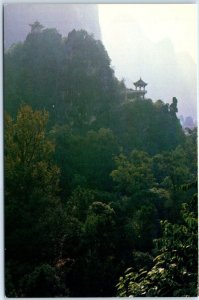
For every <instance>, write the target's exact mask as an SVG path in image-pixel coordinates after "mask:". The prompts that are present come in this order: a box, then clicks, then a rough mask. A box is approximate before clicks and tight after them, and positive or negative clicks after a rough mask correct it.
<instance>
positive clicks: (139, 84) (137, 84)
mask: <svg viewBox="0 0 199 300" xmlns="http://www.w3.org/2000/svg"><path fill="white" fill-rule="evenodd" d="M134 85H135V86H140V87H143V86H146V85H147V83H146V82H144V81H143V80H142V79H141V77H140V79H139V80H138V81H136V82H134Z"/></svg>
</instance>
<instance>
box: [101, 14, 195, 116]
mask: <svg viewBox="0 0 199 300" xmlns="http://www.w3.org/2000/svg"><path fill="white" fill-rule="evenodd" d="M126 22H128V20H126ZM143 22H144V20H143ZM115 26H118V28H116V29H114V32H117V33H118V38H113V39H111V41H110V36H112V35H113V32H112V29H111V28H107V29H106V31H102V38H103V42H104V45H105V47H106V49H107V51H108V53H109V55H110V57H111V59H112V64H113V66H115V71H116V75H117V76H118V77H119V78H122V77H124V79H125V82H126V85H127V86H128V87H130V88H134V86H133V82H135V81H137V80H138V79H139V78H140V77H142V79H143V80H144V81H145V82H147V83H148V86H147V87H146V89H147V91H148V93H147V94H146V97H150V98H152V99H153V100H158V99H161V100H163V101H164V102H170V101H171V100H172V97H176V98H177V99H178V109H179V113H180V114H183V115H184V116H185V117H186V116H190V115H191V116H192V117H193V118H194V119H196V113H197V110H196V103H197V99H196V90H197V84H196V80H197V79H196V76H197V72H196V63H195V62H194V61H193V59H192V58H191V56H190V55H189V54H187V53H176V52H175V49H174V47H173V44H172V42H171V40H170V39H163V40H162V41H160V42H159V43H154V42H152V41H151V40H150V39H149V38H148V37H146V36H145V35H144V33H143V32H142V30H141V29H140V27H139V26H138V24H137V23H136V22H128V26H127V25H126V23H124V26H122V25H121V23H120V24H118V25H117V23H116V24H115Z"/></svg>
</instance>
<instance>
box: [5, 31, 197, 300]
mask: <svg viewBox="0 0 199 300" xmlns="http://www.w3.org/2000/svg"><path fill="white" fill-rule="evenodd" d="M4 87H5V93H4V96H5V111H6V112H5V247H6V252H5V257H6V268H5V271H6V296H8V297H54V296H56V297H63V296H70V297H104V296H106V297H108V296H109V297H111V296H116V295H119V296H130V295H132V296H196V294H197V292H196V289H197V267H196V266H197V201H196V192H197V186H196V184H193V183H195V180H196V176H197V132H196V129H194V130H189V131H187V132H186V134H185V133H184V132H183V130H182V128H181V126H180V123H179V120H178V118H177V116H176V113H177V99H176V98H175V97H174V98H173V100H172V103H171V104H170V105H169V104H165V103H163V102H162V101H160V100H158V101H156V102H153V101H152V100H150V99H139V98H137V99H133V100H131V101H129V100H127V99H126V97H125V86H124V84H123V82H119V81H118V80H117V79H116V78H115V76H114V72H113V70H112V68H111V66H110V59H109V57H108V54H107V52H106V51H105V49H104V47H103V45H102V43H101V42H100V41H96V40H94V39H93V37H92V36H91V35H89V34H88V33H86V32H85V31H83V30H81V31H75V30H73V31H72V32H71V33H70V34H69V35H68V37H67V38H62V37H61V35H60V34H59V33H58V32H57V31H56V30H55V29H40V30H39V31H36V32H34V31H32V32H31V33H29V35H28V36H27V39H26V40H25V42H24V43H23V44H17V45H14V46H13V47H11V48H10V49H9V50H8V51H7V52H6V53H5V86H4ZM186 186H187V187H188V188H185V187H186ZM123 274H124V275H123Z"/></svg>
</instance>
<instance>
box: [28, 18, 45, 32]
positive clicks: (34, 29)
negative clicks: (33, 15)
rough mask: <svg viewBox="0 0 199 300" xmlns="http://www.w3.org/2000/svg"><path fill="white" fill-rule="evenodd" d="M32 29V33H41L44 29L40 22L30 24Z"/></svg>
mask: <svg viewBox="0 0 199 300" xmlns="http://www.w3.org/2000/svg"><path fill="white" fill-rule="evenodd" d="M29 26H30V27H31V33H40V32H41V31H42V29H43V28H44V26H43V25H41V24H40V23H39V22H38V21H35V22H34V23H33V24H29Z"/></svg>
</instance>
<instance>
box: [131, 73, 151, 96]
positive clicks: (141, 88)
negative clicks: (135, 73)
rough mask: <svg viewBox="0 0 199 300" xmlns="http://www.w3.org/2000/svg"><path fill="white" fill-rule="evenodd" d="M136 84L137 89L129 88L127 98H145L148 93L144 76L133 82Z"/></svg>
mask: <svg viewBox="0 0 199 300" xmlns="http://www.w3.org/2000/svg"><path fill="white" fill-rule="evenodd" d="M133 84H134V86H135V90H134V89H127V98H129V99H131V98H137V97H140V98H143V99H144V96H145V94H146V93H147V91H146V90H145V87H146V86H147V83H146V82H144V81H143V80H142V78H141V77H140V79H139V80H138V81H136V82H134V83H133Z"/></svg>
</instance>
